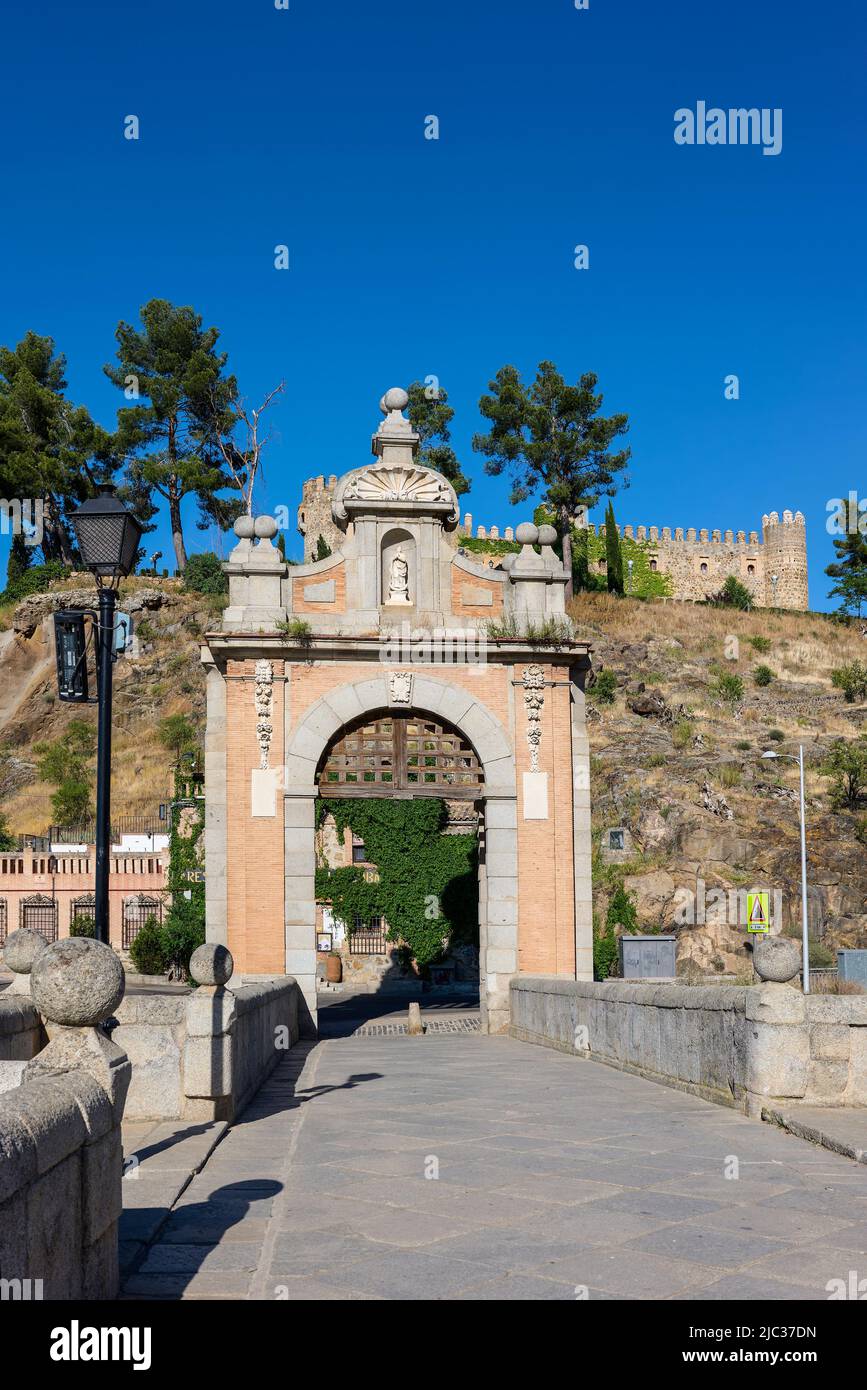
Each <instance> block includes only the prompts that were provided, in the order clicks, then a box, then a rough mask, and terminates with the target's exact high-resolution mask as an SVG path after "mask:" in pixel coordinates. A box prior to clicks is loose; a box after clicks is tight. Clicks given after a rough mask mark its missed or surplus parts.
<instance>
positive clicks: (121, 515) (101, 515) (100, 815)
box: [69, 484, 142, 945]
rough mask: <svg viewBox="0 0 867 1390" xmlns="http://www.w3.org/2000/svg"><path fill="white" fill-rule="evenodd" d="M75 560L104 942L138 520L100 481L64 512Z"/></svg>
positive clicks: (99, 930)
mask: <svg viewBox="0 0 867 1390" xmlns="http://www.w3.org/2000/svg"><path fill="white" fill-rule="evenodd" d="M69 519H70V521H71V522H72V526H73V529H74V531H75V535H76V539H77V541H78V548H79V550H80V551H81V558H82V560H83V561H84V565H85V568H86V569H89V570H90V572H91V574H92V575H93V576H94V577H95V579H96V583H97V590H98V598H99V617H98V620H97V629H96V633H97V635H96V652H97V658H96V693H97V700H98V704H99V709H98V721H97V750H96V876H95V880H94V900H95V906H94V935H95V936H96V939H97V941H104V942H105V944H106V945H108V944H109V922H108V866H109V850H110V844H109V841H110V837H111V696H112V667H113V664H114V660H115V650H114V647H115V643H114V610H115V601H116V598H117V586H118V584H119V583H120V581H121V579H124V578H126V576H127V575H128V574H129V572H130V570H131V569H132V568H133V566H134V565H135V557H136V552H137V550H138V544H139V540H140V539H141V534H142V527H141V524H140V523H139V522H138V521H137V520H136V518H135V517H134V516H133V514H132V512H128V511H127V510H126V508H125V507H124V505H123V503H122V502H121V501H120V500H119V499H118V498H117V497H116V496H115V490H114V487H113V486H111V485H110V484H103V485H102V486H101V487H100V489H99V493H98V495H97V496H96V497H92V498H90V499H89V500H88V501H87V502H83V503H82V505H81V506H80V507H79V508H78V510H77V511H75V512H73V513H72V515H71V516H70V518H69Z"/></svg>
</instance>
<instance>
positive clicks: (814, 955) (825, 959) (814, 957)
mask: <svg viewBox="0 0 867 1390" xmlns="http://www.w3.org/2000/svg"><path fill="white" fill-rule="evenodd" d="M809 959H810V968H811V969H812V970H830V969H831V967H832V966H834V965H836V964H837V957H836V956H835V954H834V952H833V951H829V950H828V947H827V946H823V945H822V943H821V941H812V940H811V941H810V950H809Z"/></svg>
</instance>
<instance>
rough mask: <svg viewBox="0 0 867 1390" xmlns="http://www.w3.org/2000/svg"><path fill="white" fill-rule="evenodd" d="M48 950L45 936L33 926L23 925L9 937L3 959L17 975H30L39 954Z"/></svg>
mask: <svg viewBox="0 0 867 1390" xmlns="http://www.w3.org/2000/svg"><path fill="white" fill-rule="evenodd" d="M47 950H48V942H47V941H46V940H45V937H44V936H40V934H39V932H38V931H34V930H33V928H32V927H21V928H20V929H19V930H18V931H14V932H13V933H12V935H11V936H10V937H9V938H8V939H7V941H6V945H5V946H4V948H3V959H4V961H5V962H6V964H7V965H8V967H9V969H10V970H14V972H15V974H16V975H29V974H30V972H31V970H32V969H33V966H34V965H35V963H36V961H37V959H38V958H39V956H41V955H42V952H43V951H47Z"/></svg>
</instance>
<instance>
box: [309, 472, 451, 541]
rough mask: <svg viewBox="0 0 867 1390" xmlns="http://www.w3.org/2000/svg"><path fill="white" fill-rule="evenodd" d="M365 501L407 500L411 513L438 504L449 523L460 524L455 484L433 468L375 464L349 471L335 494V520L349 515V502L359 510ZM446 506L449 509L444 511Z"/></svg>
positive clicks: (392, 503)
mask: <svg viewBox="0 0 867 1390" xmlns="http://www.w3.org/2000/svg"><path fill="white" fill-rule="evenodd" d="M365 503H369V504H370V505H371V506H373V507H376V506H377V505H380V506H381V505H382V504H383V503H387V504H391V505H392V506H394V504H395V503H397V504H399V505H400V504H403V505H404V506H405V507H406V510H407V514H410V515H411V514H412V513H413V512H421V513H424V511H425V510H426V509H427V508H431V509H433V508H436V511H437V512H438V514H439V515H440V516H442V519H443V523H444V524H445V525H446V526H447V527H450V526H453V525H456V524H457V521H458V519H459V515H460V513H459V509H458V501H457V497H456V495H455V492H454V489H453V488H452V486H451V484H450V483H449V482H448V481H447V480H446V479H445V478H443V477H442V476H441V474H439V473H436V472H435V471H434V470H433V469H432V468H422V467H419V466H417V465H414V464H411V465H407V466H405V467H397V468H383V467H380V468H377V467H376V466H375V465H374V466H372V467H369V468H362V469H359V470H358V471H357V472H355V473H350V474H347V475H346V480H345V482H344V481H341V482H340V483H339V484H338V487H337V492H336V494H335V497H334V504H333V508H332V510H333V514H334V518H335V520H336V521H337V522H338V523H340V522H341V521H345V520H346V519H347V504H349V505H350V506H351V507H352V508H353V510H359V509H363V508H364V505H365ZM444 507H446V508H448V510H447V511H444V510H443V508H444Z"/></svg>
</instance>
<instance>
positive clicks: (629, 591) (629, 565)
mask: <svg viewBox="0 0 867 1390" xmlns="http://www.w3.org/2000/svg"><path fill="white" fill-rule="evenodd" d="M634 563H635V561H634V560H627V561H626V565H627V569H628V570H629V588H628V591H627V592H628V593H630V594H631V593H632V566H633V565H634Z"/></svg>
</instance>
